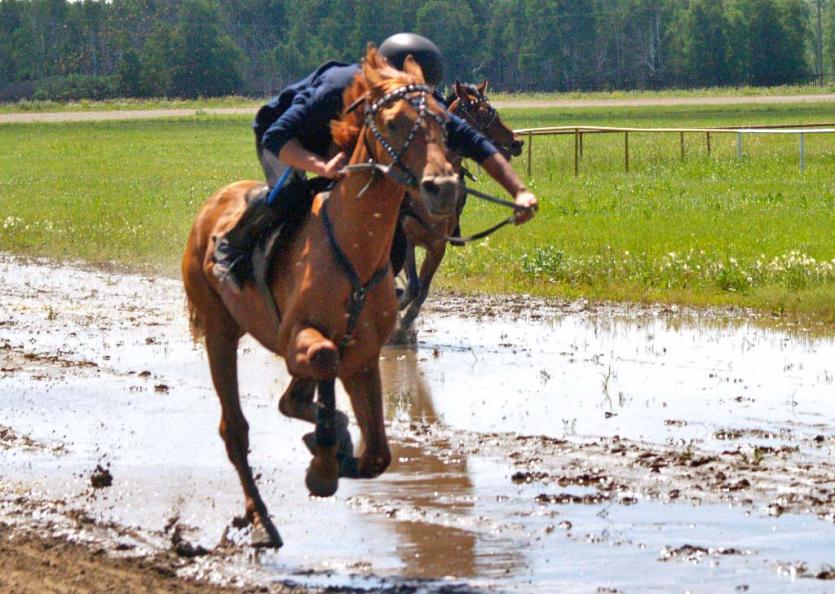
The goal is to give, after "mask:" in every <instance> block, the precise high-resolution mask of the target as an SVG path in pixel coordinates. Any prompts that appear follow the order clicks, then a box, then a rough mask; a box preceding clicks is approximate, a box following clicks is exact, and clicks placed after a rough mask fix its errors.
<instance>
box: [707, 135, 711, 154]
mask: <svg viewBox="0 0 835 594" xmlns="http://www.w3.org/2000/svg"><path fill="white" fill-rule="evenodd" d="M707 156H708V157H709V156H710V132H708V133H707Z"/></svg>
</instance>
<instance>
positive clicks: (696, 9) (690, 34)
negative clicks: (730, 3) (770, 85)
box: [680, 0, 731, 87]
mask: <svg viewBox="0 0 835 594" xmlns="http://www.w3.org/2000/svg"><path fill="white" fill-rule="evenodd" d="M683 23H684V26H683V28H682V31H681V32H680V33H681V39H682V42H683V52H682V53H683V58H684V64H683V67H684V70H685V73H686V75H687V78H688V80H689V82H690V83H691V84H693V85H696V86H701V87H708V86H717V85H725V84H728V83H729V82H731V64H730V58H731V53H730V42H729V39H728V33H729V29H730V23H729V21H728V18H727V16H726V15H725V12H724V10H723V7H722V0H691V2H690V5H689V6H688V7H687V11H686V12H685V13H684V17H683Z"/></svg>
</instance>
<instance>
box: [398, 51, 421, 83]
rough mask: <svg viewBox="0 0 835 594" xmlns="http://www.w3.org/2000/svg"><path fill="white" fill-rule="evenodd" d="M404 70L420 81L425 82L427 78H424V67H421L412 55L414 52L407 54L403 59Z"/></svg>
mask: <svg viewBox="0 0 835 594" xmlns="http://www.w3.org/2000/svg"><path fill="white" fill-rule="evenodd" d="M403 72H405V73H406V74H409V75H411V76H414V77H415V78H416V79H417V80H418V82H419V83H423V82H424V81H425V79H424V78H423V69H422V68H421V67H420V64H418V63H417V60H415V59H414V58H413V57H412V54H409V55H408V56H406V59H405V60H404V61H403Z"/></svg>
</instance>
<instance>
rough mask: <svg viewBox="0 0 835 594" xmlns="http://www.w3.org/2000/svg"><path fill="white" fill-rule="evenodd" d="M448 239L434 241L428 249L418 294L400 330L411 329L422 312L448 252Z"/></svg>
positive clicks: (401, 321)
mask: <svg viewBox="0 0 835 594" xmlns="http://www.w3.org/2000/svg"><path fill="white" fill-rule="evenodd" d="M446 245H447V244H446V241H436V242H433V243H432V245H431V246H430V247H428V248H427V250H426V258H424V259H423V265H422V266H421V267H420V289H419V290H418V293H417V296H416V297H415V299H414V300H413V301H412V302H411V303H410V304H409V309H407V310H406V313H405V314H404V315H403V318H402V319H401V320H400V331H401V332H407V331H409V330H411V328H412V324H414V323H415V320H416V319H417V317H418V314H420V308H421V307H423V302H424V301H426V298H427V297H428V296H429V286H430V285H431V284H432V279H433V278H435V273H436V272H437V271H438V266H440V264H441V260H443V259H444V255H445V254H446Z"/></svg>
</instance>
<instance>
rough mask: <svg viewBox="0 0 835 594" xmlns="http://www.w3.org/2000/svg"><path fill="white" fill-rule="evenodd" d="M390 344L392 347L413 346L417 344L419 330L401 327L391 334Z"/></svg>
mask: <svg viewBox="0 0 835 594" xmlns="http://www.w3.org/2000/svg"><path fill="white" fill-rule="evenodd" d="M388 344H390V345H392V346H412V345H415V344H417V330H415V329H414V328H402V327H400V326H398V327H397V329H396V330H395V331H394V332H392V333H391V337H390V338H389V341H388Z"/></svg>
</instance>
